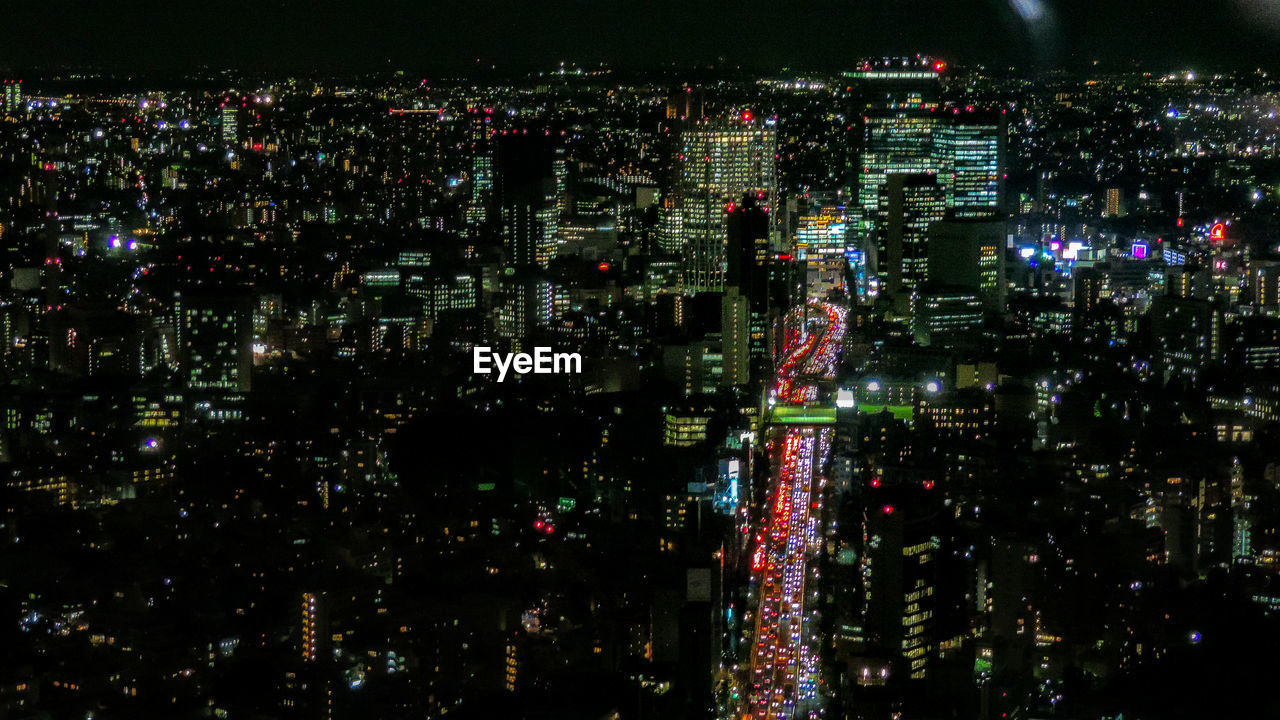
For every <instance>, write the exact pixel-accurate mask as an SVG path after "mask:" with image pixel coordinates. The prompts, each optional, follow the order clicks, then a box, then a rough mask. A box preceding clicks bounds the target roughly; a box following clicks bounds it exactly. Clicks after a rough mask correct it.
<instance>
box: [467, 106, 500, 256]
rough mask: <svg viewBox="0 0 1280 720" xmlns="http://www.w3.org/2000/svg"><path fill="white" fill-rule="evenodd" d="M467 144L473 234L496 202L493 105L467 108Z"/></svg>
mask: <svg viewBox="0 0 1280 720" xmlns="http://www.w3.org/2000/svg"><path fill="white" fill-rule="evenodd" d="M466 118H467V146H468V150H469V151H470V154H471V170H470V178H469V180H470V187H471V195H470V198H469V200H468V202H467V210H466V221H467V231H468V232H470V233H472V234H474V233H476V232H477V231H478V230H479V229H480V228H481V227H483V226H484V225H485V224H486V223H487V222H488V221H489V217H490V209H491V207H492V203H493V174H494V157H493V132H494V127H493V108H480V107H470V108H467V114H466Z"/></svg>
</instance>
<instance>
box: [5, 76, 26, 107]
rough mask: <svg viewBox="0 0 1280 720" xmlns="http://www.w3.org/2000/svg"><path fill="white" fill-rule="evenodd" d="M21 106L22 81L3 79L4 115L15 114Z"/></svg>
mask: <svg viewBox="0 0 1280 720" xmlns="http://www.w3.org/2000/svg"><path fill="white" fill-rule="evenodd" d="M21 108H22V81H21V80H5V81H4V112H5V114H6V115H16V114H17V113H18V111H19V110H20V109H21Z"/></svg>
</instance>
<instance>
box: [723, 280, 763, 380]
mask: <svg viewBox="0 0 1280 720" xmlns="http://www.w3.org/2000/svg"><path fill="white" fill-rule="evenodd" d="M751 320H752V316H751V307H750V301H749V300H748V299H747V298H746V297H745V296H743V295H741V294H739V292H738V289H737V288H735V287H729V288H728V289H727V290H725V293H724V296H723V297H722V298H721V299H720V342H721V356H722V358H723V360H722V362H723V370H722V372H721V375H720V384H722V385H725V386H733V385H745V384H747V383H748V382H750V380H751V346H752V343H751V340H752V332H751V331H752V328H751ZM761 334H762V335H763V329H761Z"/></svg>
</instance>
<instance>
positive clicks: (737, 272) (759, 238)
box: [724, 195, 770, 367]
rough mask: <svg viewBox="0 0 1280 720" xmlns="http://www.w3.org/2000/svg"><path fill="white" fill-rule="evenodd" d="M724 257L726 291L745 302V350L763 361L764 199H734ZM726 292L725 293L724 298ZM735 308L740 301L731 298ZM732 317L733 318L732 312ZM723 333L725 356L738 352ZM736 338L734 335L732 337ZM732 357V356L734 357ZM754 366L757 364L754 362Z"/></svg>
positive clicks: (766, 242)
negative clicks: (726, 254)
mask: <svg viewBox="0 0 1280 720" xmlns="http://www.w3.org/2000/svg"><path fill="white" fill-rule="evenodd" d="M727 231H728V256H727V263H726V266H727V267H726V269H727V275H728V277H727V280H728V282H727V283H726V287H725V289H726V292H727V293H732V294H733V295H734V297H736V298H740V300H741V301H745V312H746V322H747V336H748V337H747V343H748V352H749V353H750V355H751V357H752V358H753V359H754V360H756V361H763V360H764V358H765V357H766V355H767V351H768V338H767V328H768V325H769V295H770V292H769V211H768V210H766V209H765V207H764V201H762V200H760V199H758V198H756V197H755V196H752V195H746V196H744V197H743V198H742V199H741V200H740V201H738V202H737V203H736V204H735V205H734V207H733V209H732V210H730V211H729V217H728V227H727ZM728 298H729V295H726V301H728ZM733 303H734V308H735V313H736V312H737V310H736V308H737V307H738V305H739V304H743V303H741V302H740V301H739V300H734V301H733ZM733 317H735V318H737V317H738V316H737V315H736V314H735V315H734V316H733ZM724 332H725V342H726V346H725V357H726V359H727V358H729V357H730V354H731V353H736V352H738V350H739V348H737V347H736V346H735V347H732V348H731V347H730V337H731V336H730V335H729V331H728V330H727V329H725V330H724ZM734 337H736V336H734ZM734 357H736V355H735V356H734ZM757 367H759V365H758V364H757Z"/></svg>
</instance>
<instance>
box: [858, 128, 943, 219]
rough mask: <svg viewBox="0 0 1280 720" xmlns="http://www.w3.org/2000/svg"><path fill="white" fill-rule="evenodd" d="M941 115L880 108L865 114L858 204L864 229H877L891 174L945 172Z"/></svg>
mask: <svg viewBox="0 0 1280 720" xmlns="http://www.w3.org/2000/svg"><path fill="white" fill-rule="evenodd" d="M941 126H942V122H941V119H940V117H939V116H938V115H937V114H936V113H934V112H931V111H928V110H919V109H904V110H883V111H876V112H874V113H872V114H869V115H867V116H866V117H865V118H864V124H863V145H862V170H861V173H860V174H859V176H858V207H859V208H860V209H861V213H860V214H861V218H862V224H861V228H862V229H863V230H874V229H875V225H876V220H877V218H878V206H879V202H880V194H881V190H882V189H883V188H884V185H885V183H886V182H887V180H888V178H889V176H891V175H919V174H931V175H935V176H940V175H943V174H944V173H943V171H944V163H943V162H942V160H941V157H940V155H939V153H938V152H937V145H938V143H937V139H936V136H937V135H938V134H939V133H940V128H941Z"/></svg>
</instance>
